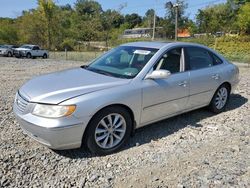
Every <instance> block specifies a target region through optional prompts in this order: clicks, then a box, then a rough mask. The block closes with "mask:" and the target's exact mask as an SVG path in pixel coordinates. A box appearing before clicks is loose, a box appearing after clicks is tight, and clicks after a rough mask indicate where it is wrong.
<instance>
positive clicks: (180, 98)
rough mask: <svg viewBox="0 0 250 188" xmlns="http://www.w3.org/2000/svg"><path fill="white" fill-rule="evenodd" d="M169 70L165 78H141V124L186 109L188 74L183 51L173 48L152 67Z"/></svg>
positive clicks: (153, 68)
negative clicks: (185, 69) (185, 68)
mask: <svg viewBox="0 0 250 188" xmlns="http://www.w3.org/2000/svg"><path fill="white" fill-rule="evenodd" d="M159 69H165V70H168V71H170V72H171V75H170V76H169V77H168V78H166V79H154V80H152V79H145V80H143V82H142V83H143V89H142V90H143V91H142V115H141V124H147V123H150V122H152V121H157V120H160V119H164V117H167V116H171V115H174V114H176V113H178V112H181V111H183V110H185V109H186V106H187V101H188V96H189V74H188V72H184V51H183V49H182V48H174V49H171V50H169V51H167V52H166V53H164V54H163V55H162V57H161V58H160V60H159V61H158V62H157V63H156V64H155V65H154V67H152V71H153V70H159Z"/></svg>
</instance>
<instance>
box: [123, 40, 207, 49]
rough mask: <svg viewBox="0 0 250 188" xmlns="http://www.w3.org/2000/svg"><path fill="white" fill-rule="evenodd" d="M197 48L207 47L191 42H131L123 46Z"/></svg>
mask: <svg viewBox="0 0 250 188" xmlns="http://www.w3.org/2000/svg"><path fill="white" fill-rule="evenodd" d="M175 45H176V46H177V45H178V46H197V47H203V48H204V47H205V48H207V47H206V46H203V45H200V44H196V43H190V42H155V41H152V42H150V41H148V42H131V43H126V44H123V45H121V46H137V47H143V48H155V49H161V48H163V47H167V46H169V47H170V46H173V47H174V46H175Z"/></svg>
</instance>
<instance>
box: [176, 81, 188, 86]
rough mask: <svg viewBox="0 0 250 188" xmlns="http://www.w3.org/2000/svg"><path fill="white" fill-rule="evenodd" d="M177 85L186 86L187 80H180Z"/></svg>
mask: <svg viewBox="0 0 250 188" xmlns="http://www.w3.org/2000/svg"><path fill="white" fill-rule="evenodd" d="M178 85H179V86H183V87H186V86H187V81H183V82H180V83H179V84H178Z"/></svg>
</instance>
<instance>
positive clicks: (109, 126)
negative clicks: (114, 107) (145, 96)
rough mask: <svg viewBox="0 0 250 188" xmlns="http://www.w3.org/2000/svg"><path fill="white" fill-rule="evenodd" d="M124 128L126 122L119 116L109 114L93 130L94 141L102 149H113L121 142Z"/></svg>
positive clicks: (124, 131)
mask: <svg viewBox="0 0 250 188" xmlns="http://www.w3.org/2000/svg"><path fill="white" fill-rule="evenodd" d="M126 128H127V125H126V121H125V119H124V117H123V116H122V115H121V114H118V113H112V114H109V115H107V116H105V117H104V118H102V119H101V121H100V122H99V123H98V125H97V127H96V129H95V141H96V143H97V145H98V146H99V147H101V148H103V149H110V148H113V147H115V146H117V145H118V144H119V143H120V142H121V141H122V140H123V138H124V136H125V133H126Z"/></svg>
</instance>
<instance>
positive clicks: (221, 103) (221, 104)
mask: <svg viewBox="0 0 250 188" xmlns="http://www.w3.org/2000/svg"><path fill="white" fill-rule="evenodd" d="M229 95H230V89H229V87H228V86H227V85H226V84H223V85H221V86H220V87H219V88H218V89H217V91H216V92H215V94H214V96H213V98H212V101H211V102H210V105H209V108H210V110H211V111H212V112H214V113H220V112H222V111H223V110H224V109H225V108H226V104H227V102H228V99H229Z"/></svg>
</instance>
